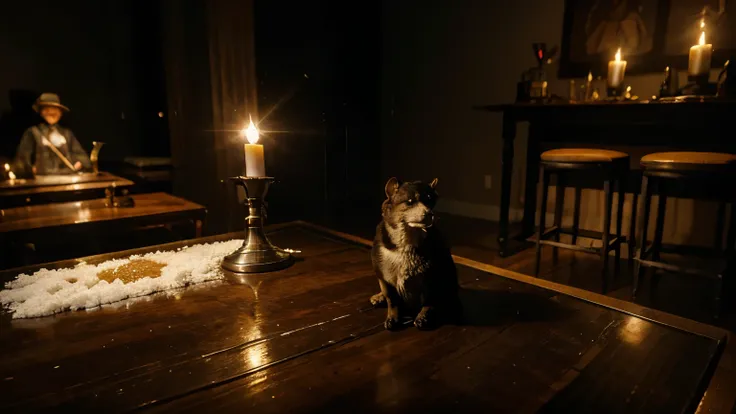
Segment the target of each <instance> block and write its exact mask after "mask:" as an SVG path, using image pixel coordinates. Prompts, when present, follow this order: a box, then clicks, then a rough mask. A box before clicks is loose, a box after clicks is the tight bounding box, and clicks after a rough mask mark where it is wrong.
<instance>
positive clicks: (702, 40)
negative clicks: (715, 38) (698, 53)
mask: <svg viewBox="0 0 736 414" xmlns="http://www.w3.org/2000/svg"><path fill="white" fill-rule="evenodd" d="M699 43H700V46H703V45H704V44H705V31H702V32H700V40H699Z"/></svg>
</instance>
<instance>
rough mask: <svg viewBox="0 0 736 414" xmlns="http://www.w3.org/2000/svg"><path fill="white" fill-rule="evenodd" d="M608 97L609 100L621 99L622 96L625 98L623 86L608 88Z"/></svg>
mask: <svg viewBox="0 0 736 414" xmlns="http://www.w3.org/2000/svg"><path fill="white" fill-rule="evenodd" d="M606 96H608V97H609V98H621V97H622V96H624V87H623V85H621V86H617V87H612V86H609V87H607V88H606Z"/></svg>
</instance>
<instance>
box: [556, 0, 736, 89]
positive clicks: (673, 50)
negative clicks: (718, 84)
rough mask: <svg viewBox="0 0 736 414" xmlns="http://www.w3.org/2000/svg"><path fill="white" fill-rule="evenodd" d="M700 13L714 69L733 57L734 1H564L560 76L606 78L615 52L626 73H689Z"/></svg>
mask: <svg viewBox="0 0 736 414" xmlns="http://www.w3.org/2000/svg"><path fill="white" fill-rule="evenodd" d="M704 10H705V19H704V21H705V22H706V26H705V31H706V39H707V42H708V43H711V40H712V44H713V49H714V52H713V61H712V66H713V67H714V68H716V67H720V66H722V65H723V64H724V62H725V61H726V60H728V59H729V57H733V56H734V54H735V53H736V0H566V1H565V12H564V21H563V35H562V45H561V54H560V66H559V72H558V76H559V77H560V78H575V77H585V76H587V74H588V72H589V71H591V72H592V73H593V76H595V77H597V76H603V77H605V76H606V71H607V67H608V62H609V61H610V60H613V58H614V55H615V53H616V50H617V48H618V47H621V53H622V58H623V59H624V60H626V61H627V62H628V63H627V67H626V72H627V73H629V74H644V73H659V72H663V71H664V69H665V67H666V66H672V67H675V68H676V69H678V70H687V64H688V53H689V50H690V47H691V46H693V45H695V44H697V42H698V38H699V37H700V32H701V28H700V24H699V23H700V21H702V20H703V11H704ZM729 28H731V29H732V30H729Z"/></svg>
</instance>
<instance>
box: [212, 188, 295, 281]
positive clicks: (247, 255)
mask: <svg viewBox="0 0 736 414" xmlns="http://www.w3.org/2000/svg"><path fill="white" fill-rule="evenodd" d="M230 179H231V180H233V181H235V184H236V185H242V186H243V188H245V205H246V206H247V207H248V216H247V217H246V218H245V240H243V246H242V247H241V248H240V249H238V250H237V251H235V253H233V254H231V255H229V256H226V257H225V258H224V259H223V260H222V267H223V269H226V270H229V271H231V272H234V273H261V272H273V271H276V270H281V269H285V268H287V267H289V266H291V265H292V264H293V263H294V258H293V257H292V255H291V254H290V253H289V252H286V251H284V250H282V249H279V248H278V247H276V246H274V245H273V244H271V242H270V241H269V240H268V237H266V233H265V232H264V231H263V217H262V215H263V210H264V205H263V204H264V199H265V198H266V193H268V187H269V186H270V185H271V183H273V182H274V179H273V177H242V176H240V177H231V178H230Z"/></svg>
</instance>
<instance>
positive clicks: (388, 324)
mask: <svg viewBox="0 0 736 414" xmlns="http://www.w3.org/2000/svg"><path fill="white" fill-rule="evenodd" d="M400 326H401V323H400V322H399V319H398V318H391V317H388V318H386V321H385V322H384V323H383V327H384V328H386V330H389V331H395V330H397V329H399V327H400Z"/></svg>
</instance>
